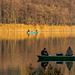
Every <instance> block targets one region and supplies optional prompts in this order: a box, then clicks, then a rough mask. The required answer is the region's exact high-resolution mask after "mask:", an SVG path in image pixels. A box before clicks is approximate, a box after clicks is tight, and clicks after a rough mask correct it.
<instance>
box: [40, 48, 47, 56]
mask: <svg viewBox="0 0 75 75" xmlns="http://www.w3.org/2000/svg"><path fill="white" fill-rule="evenodd" d="M41 55H47V56H48V52H47V51H46V48H44V49H43V50H42V51H41Z"/></svg>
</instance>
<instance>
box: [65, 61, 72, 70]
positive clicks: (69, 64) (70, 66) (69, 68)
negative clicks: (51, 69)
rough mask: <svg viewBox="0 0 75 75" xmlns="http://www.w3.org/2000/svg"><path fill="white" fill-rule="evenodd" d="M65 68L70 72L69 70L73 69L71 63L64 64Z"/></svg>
mask: <svg viewBox="0 0 75 75" xmlns="http://www.w3.org/2000/svg"><path fill="white" fill-rule="evenodd" d="M66 66H67V68H68V70H69V71H70V70H71V68H72V67H73V62H66Z"/></svg>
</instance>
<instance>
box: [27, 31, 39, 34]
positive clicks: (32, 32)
mask: <svg viewBox="0 0 75 75" xmlns="http://www.w3.org/2000/svg"><path fill="white" fill-rule="evenodd" d="M27 33H28V34H38V31H37V30H36V31H31V32H30V30H28V32H27Z"/></svg>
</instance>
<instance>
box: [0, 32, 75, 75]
mask: <svg viewBox="0 0 75 75" xmlns="http://www.w3.org/2000/svg"><path fill="white" fill-rule="evenodd" d="M69 46H71V48H72V50H73V52H74V54H75V33H74V32H65V33H64V32H39V33H38V34H37V35H36V34H32V35H31V34H30V35H28V34H27V33H26V32H0V73H1V72H5V71H6V72H7V71H10V70H12V72H13V71H14V70H15V73H16V71H19V75H28V72H29V71H28V66H29V64H30V63H32V65H33V67H34V69H37V68H39V67H40V63H37V60H38V58H37V56H36V55H38V54H40V52H41V50H42V49H43V48H44V47H46V48H47V51H48V52H49V54H56V53H63V54H65V53H66V50H67V48H68V47H69ZM53 66H54V65H53ZM55 66H57V65H55ZM63 66H64V67H62V68H63V70H62V71H64V75H68V73H69V72H68V69H67V67H66V65H65V64H64V65H63ZM65 70H66V71H65ZM71 73H74V67H73V68H72V72H71ZM7 75H8V74H7ZM14 75H15V74H14ZM16 75H17V74H16ZM73 75H74V74H73Z"/></svg>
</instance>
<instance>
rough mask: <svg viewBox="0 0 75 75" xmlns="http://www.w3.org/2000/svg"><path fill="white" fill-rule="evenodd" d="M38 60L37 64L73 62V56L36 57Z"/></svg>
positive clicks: (74, 58) (74, 57)
mask: <svg viewBox="0 0 75 75" xmlns="http://www.w3.org/2000/svg"><path fill="white" fill-rule="evenodd" d="M37 56H38V58H39V60H38V62H60V61H67V62H71V61H75V55H72V56H66V55H48V56H45V55H37Z"/></svg>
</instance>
